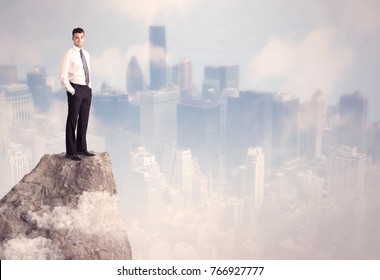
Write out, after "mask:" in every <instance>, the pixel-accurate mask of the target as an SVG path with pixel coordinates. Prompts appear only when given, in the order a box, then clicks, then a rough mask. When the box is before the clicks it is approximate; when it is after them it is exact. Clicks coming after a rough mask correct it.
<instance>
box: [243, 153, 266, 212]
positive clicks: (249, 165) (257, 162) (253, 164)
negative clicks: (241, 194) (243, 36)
mask: <svg viewBox="0 0 380 280" xmlns="http://www.w3.org/2000/svg"><path fill="white" fill-rule="evenodd" d="M264 165H265V156H264V153H263V151H262V149H261V148H258V147H256V148H249V150H248V153H247V157H246V160H245V168H246V176H247V177H246V178H247V192H248V194H252V195H253V210H254V212H255V213H257V211H259V210H260V208H261V206H262V205H263V200H264Z"/></svg>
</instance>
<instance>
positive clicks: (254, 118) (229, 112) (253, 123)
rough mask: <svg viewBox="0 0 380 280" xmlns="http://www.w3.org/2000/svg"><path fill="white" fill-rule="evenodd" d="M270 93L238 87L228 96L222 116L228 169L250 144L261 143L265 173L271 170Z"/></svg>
mask: <svg viewBox="0 0 380 280" xmlns="http://www.w3.org/2000/svg"><path fill="white" fill-rule="evenodd" d="M272 118H273V93H268V92H257V91H241V92H240V94H239V96H228V97H227V107H226V118H225V147H224V153H225V157H226V167H227V171H232V170H234V169H236V168H237V167H238V166H240V165H241V164H243V163H244V161H245V158H246V153H247V151H248V149H249V148H250V147H262V149H263V153H264V154H265V175H266V176H268V175H270V174H271V171H270V170H271V154H272Z"/></svg>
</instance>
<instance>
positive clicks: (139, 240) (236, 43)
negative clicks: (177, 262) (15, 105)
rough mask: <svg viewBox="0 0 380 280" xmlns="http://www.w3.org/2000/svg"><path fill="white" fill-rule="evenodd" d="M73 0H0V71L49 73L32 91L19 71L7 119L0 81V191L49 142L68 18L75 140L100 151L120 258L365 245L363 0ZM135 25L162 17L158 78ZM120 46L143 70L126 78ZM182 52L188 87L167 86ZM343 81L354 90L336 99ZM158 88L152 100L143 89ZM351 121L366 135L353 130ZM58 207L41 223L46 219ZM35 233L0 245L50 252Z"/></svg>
mask: <svg viewBox="0 0 380 280" xmlns="http://www.w3.org/2000/svg"><path fill="white" fill-rule="evenodd" d="M37 5H39V7H40V8H39V9H37V8H35V7H37ZM79 6H80V8H83V10H84V11H86V12H84V13H83V14H80V15H79V12H78V7H77V8H74V2H70V1H69V2H65V4H64V5H63V4H62V2H61V1H60V0H55V1H50V2H49V4H48V3H45V2H44V1H35V2H33V3H32V2H29V1H16V2H15V1H5V2H2V4H0V7H1V8H2V11H4V12H3V14H4V16H3V17H2V18H1V19H0V23H1V25H2V26H3V28H2V29H1V31H0V34H1V36H2V38H4V39H5V40H4V42H5V43H4V44H3V45H2V46H1V47H0V48H1V52H0V66H5V65H14V66H16V67H17V77H16V79H15V80H12V81H6V82H4V79H3V77H2V76H1V74H3V73H0V80H1V81H2V84H3V85H2V86H6V85H9V84H10V83H20V84H27V74H28V73H30V72H33V71H34V70H33V69H34V67H35V66H36V65H40V66H42V67H46V75H45V76H43V77H44V78H46V81H50V82H47V84H46V88H45V89H44V95H43V98H46V100H48V102H47V104H44V106H40V105H41V103H40V101H38V100H36V99H35V95H33V94H32V92H31V91H32V87H29V91H30V95H31V96H29V98H33V110H30V111H28V112H29V114H30V116H29V117H27V118H25V119H19V120H11V119H10V115H9V114H8V113H6V112H8V111H9V110H10V109H9V106H10V105H9V102H10V101H9V100H8V99H7V89H6V88H3V87H2V86H0V120H1V122H0V133H1V136H0V137H1V138H0V165H1V174H0V196H1V197H2V196H3V195H5V194H6V193H7V192H8V191H9V189H10V188H11V187H12V186H13V185H15V184H16V183H17V182H18V181H19V180H20V179H21V178H22V176H23V175H25V174H26V173H28V172H29V171H30V170H32V169H33V168H34V166H35V165H36V164H37V163H38V161H39V159H40V158H41V156H42V155H43V154H45V153H61V152H63V151H64V147H65V146H64V141H65V140H64V139H65V138H64V137H65V136H64V127H65V121H66V116H67V101H66V93H65V92H64V91H63V90H62V89H60V85H59V83H58V79H57V74H56V72H57V69H58V64H59V61H60V56H61V55H62V54H63V52H64V51H65V50H67V49H68V48H69V47H70V46H71V44H72V41H71V33H70V32H71V30H72V29H73V28H74V27H77V26H82V27H83V28H84V29H85V32H86V42H85V48H86V49H87V50H88V51H89V52H90V54H91V62H92V63H91V70H92V74H93V76H92V78H93V81H94V83H93V85H94V88H93V99H92V107H91V113H90V120H89V128H88V135H87V136H88V147H89V150H90V151H95V152H102V151H107V152H109V153H110V156H111V160H112V168H113V172H114V176H115V180H116V185H117V191H118V195H119V197H118V198H119V201H118V202H117V203H118V205H119V211H120V212H121V213H122V215H123V217H124V222H125V224H126V227H127V231H128V235H129V239H130V243H131V246H132V251H133V256H134V258H135V259H378V258H379V256H380V247H379V246H378V245H376V244H377V243H378V242H377V241H376V239H377V236H379V234H380V223H379V216H378V215H379V214H378V213H380V209H379V206H378V204H379V203H378V202H379V199H380V190H379V188H378V187H377V185H378V184H377V182H378V179H379V176H380V160H379V159H380V152H379V151H380V148H379V147H380V137H379V135H380V134H379V125H378V122H379V119H380V116H379V113H378V110H376V108H375V107H376V104H379V102H380V99H379V95H378V94H377V93H378V91H379V89H380V82H379V79H378V74H379V71H380V60H379V57H378V55H377V52H378V49H379V48H380V37H379V35H378V32H377V30H378V29H379V27H380V21H379V19H378V17H377V14H378V12H380V5H379V3H378V2H377V1H371V0H368V1H364V2H362V3H360V4H358V3H356V1H335V2H334V3H330V1H308V3H302V4H301V3H298V4H296V3H294V2H293V1H282V2H281V3H279V2H278V1H266V2H265V3H263V2H262V1H244V0H240V1H226V2H225V3H224V4H223V5H221V4H220V2H219V1H214V0H210V1H175V3H174V2H172V1H142V2H141V4H137V3H136V2H135V1H116V0H115V1H108V2H107V4H105V2H104V3H102V2H101V1H99V3H97V4H96V5H94V4H93V2H92V1H82V2H81V3H80V4H79ZM57 7H60V12H59V13H58V12H57V10H58V9H57ZM41 11H44V14H46V15H47V19H46V18H44V17H41V13H42V12H41ZM16 15H17V16H16ZM63 15H67V17H66V16H63ZM16 18H17V20H16ZM41 18H44V21H43V22H42V21H41V20H40V19H41ZM104 19H107V20H104ZM46 21H49V22H50V23H51V24H45V23H46ZM73 24H74V25H75V26H72V25H73ZM150 25H160V26H165V30H166V50H165V52H164V54H165V57H166V67H167V69H165V71H166V72H165V73H166V75H167V81H166V82H167V84H166V86H165V87H164V88H161V89H160V90H156V91H153V90H150V89H149V82H150V81H151V78H152V77H150V74H149V73H150V72H149V62H150V60H151V59H152V60H154V57H150V56H152V55H153V54H152V53H150V51H149V37H148V29H149V26H150ZM157 52H158V53H159V55H160V57H161V56H162V55H163V53H162V50H160V49H158V51H157ZM14 53H17V55H16V56H15V57H13V56H12V54H14ZM133 56H135V57H136V58H137V61H138V63H139V66H140V67H141V71H142V75H143V79H142V80H145V81H146V83H147V85H145V86H144V87H143V88H141V90H140V91H136V92H127V91H126V88H127V84H128V82H129V83H131V82H133V80H132V81H127V67H128V62H129V61H130V59H131V57H133ZM185 57H186V58H188V59H189V60H190V61H191V67H192V68H191V74H192V83H191V84H192V87H191V89H186V90H183V88H181V84H180V82H179V79H178V78H177V76H178V75H179V74H178V73H179V72H176V71H177V70H178V69H177V70H176V68H175V67H178V64H179V62H180V61H181V59H183V58H185ZM231 65H232V66H238V67H235V68H233V67H231V69H232V68H233V69H235V70H230V68H228V67H229V66H231ZM206 66H216V67H219V68H220V69H225V72H226V73H232V71H235V72H234V74H236V73H238V74H237V77H238V81H235V79H234V78H233V77H232V76H233V75H232V74H231V76H228V74H226V75H227V78H226V80H227V82H228V83H229V85H230V87H225V88H222V86H221V85H222V82H221V81H222V80H223V78H222V76H218V77H217V78H215V76H212V77H211V76H208V77H207V76H206V71H205V67H206ZM236 68H237V69H238V70H236ZM229 71H231V72H229ZM236 71H238V72H236ZM215 73H216V72H215ZM218 73H219V72H218ZM220 73H221V72H220ZM176 75H177V76H176ZM210 75H211V74H210ZM218 75H219V74H218ZM220 75H221V74H220ZM51 77H53V78H52V79H51ZM229 77H230V79H229ZM234 77H235V76H234ZM51 81H54V82H51ZM213 87H214V88H213ZM204 88H207V89H209V90H207V91H205V90H204ZM316 93H320V95H319V94H316ZM359 93H360V94H359ZM8 95H9V94H8ZM344 95H347V96H349V97H348V98H352V100H354V101H352V104H354V105H352V106H351V107H349V106H348V105H347V108H346V107H344V106H345V105H344V104H346V103H344V102H343V99H342V96H344ZM158 96H160V98H161V99H162V100H165V102H166V103H165V104H163V103H164V102H162V103H160V102H161V101H159V100H158V101H149V100H150V99H149V98H150V97H151V98H152V100H153V99H154V98H157V97H158ZM315 96H317V97H315ZM318 96H319V97H318ZM148 99H149V100H148ZM350 100H351V99H350ZM155 102H156V103H155ZM355 104H356V105H355ZM358 104H361V105H360V106H361V107H360V106H359V105H358ZM359 107H360V108H365V109H362V110H361V111H360V110H359V109H358V108H359ZM344 108H346V109H347V110H346V111H345V110H344ZM28 110H29V109H28ZM345 112H348V113H345ZM358 116H360V119H361V120H362V121H361V122H357V121H356V122H355V125H353V123H354V120H357V119H359V118H358ZM358 133H361V134H363V135H365V136H366V137H365V138H363V139H362V142H361V143H360V145H358V144H357V143H354V140H353V139H354V138H355V137H354V136H352V135H355V134H358ZM351 138H352V139H351ZM17 159H18V160H19V161H18V162H22V164H19V165H17V164H15V162H16V161H17ZM61 214H62V213H61ZM61 214H60V215H55V214H54V213H51V217H50V218H51V219H50V220H48V221H47V220H46V221H45V220H44V221H42V220H41V223H42V222H44V223H47V222H49V223H52V226H57V224H55V223H59V222H60V221H64V219H66V218H67V216H65V215H63V214H62V215H61ZM71 214H72V215H71ZM71 214H70V215H71V216H70V217H72V218H73V219H75V215H77V214H78V213H71ZM78 215H79V214H78ZM70 223H72V221H71V222H70ZM76 223H77V224H78V225H81V226H83V227H84V228H86V227H87V226H88V223H82V222H81V221H80V220H76ZM45 241H46V240H34V243H33V244H31V243H28V242H27V241H26V240H24V239H22V238H20V240H13V241H12V242H8V244H9V246H10V248H32V247H33V248H34V251H35V252H37V253H36V255H33V256H27V255H25V254H24V249H22V250H21V251H19V252H17V251H15V250H13V249H12V250H13V251H12V252H13V253H12V254H14V255H12V254H11V253H10V252H11V250H10V249H9V250H8V249H7V248H6V249H5V253H4V252H3V253H2V254H8V255H7V257H8V258H36V259H38V258H44V257H50V258H54V256H56V257H57V258H59V256H60V255H59V252H56V250H55V248H52V247H51V246H50V245H49V244H47V243H46V242H45ZM44 248H46V251H44V250H45V249H44ZM7 250H8V251H7ZM7 252H8V253H7Z"/></svg>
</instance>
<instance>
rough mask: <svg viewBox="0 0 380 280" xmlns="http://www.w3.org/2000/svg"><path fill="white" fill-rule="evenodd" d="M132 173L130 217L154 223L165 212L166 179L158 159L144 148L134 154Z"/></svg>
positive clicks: (129, 198) (130, 179) (130, 177)
mask: <svg viewBox="0 0 380 280" xmlns="http://www.w3.org/2000/svg"><path fill="white" fill-rule="evenodd" d="M131 156H132V171H131V173H130V174H129V175H130V176H129V179H128V186H127V199H128V209H129V213H128V214H129V215H131V216H132V217H139V218H141V223H142V224H147V225H149V223H153V222H154V221H157V219H158V218H161V217H162V215H163V213H164V211H165V201H164V196H163V194H164V191H165V189H167V188H168V185H167V183H166V178H165V176H164V175H163V174H162V172H161V170H160V166H159V165H158V163H157V161H156V158H155V156H154V155H152V154H151V153H149V152H148V151H147V150H146V149H145V148H144V147H139V148H137V149H136V150H135V151H134V152H133V153H132V155H131Z"/></svg>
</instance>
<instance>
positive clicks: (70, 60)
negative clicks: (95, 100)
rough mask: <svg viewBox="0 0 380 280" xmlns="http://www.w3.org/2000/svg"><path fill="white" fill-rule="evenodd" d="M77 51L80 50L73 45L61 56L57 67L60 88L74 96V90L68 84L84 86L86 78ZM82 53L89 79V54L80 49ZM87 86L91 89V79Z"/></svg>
mask: <svg viewBox="0 0 380 280" xmlns="http://www.w3.org/2000/svg"><path fill="white" fill-rule="evenodd" d="M79 51H80V48H78V47H77V46H75V45H74V46H73V47H72V48H70V49H69V50H68V51H67V52H65V54H64V55H63V57H62V61H61V65H60V67H59V81H60V83H61V85H62V87H63V88H64V89H65V90H66V91H68V92H70V93H71V94H72V95H74V94H75V89H74V88H73V87H72V85H71V84H70V82H71V83H73V84H78V85H86V77H85V74H84V69H83V64H82V59H81V57H80V53H79ZM82 51H83V54H84V57H85V58H86V63H87V66H88V71H89V73H90V77H91V70H90V69H91V68H90V54H89V53H88V52H87V51H85V50H84V49H82ZM88 86H89V87H90V88H91V78H90V83H89V85H88Z"/></svg>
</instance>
